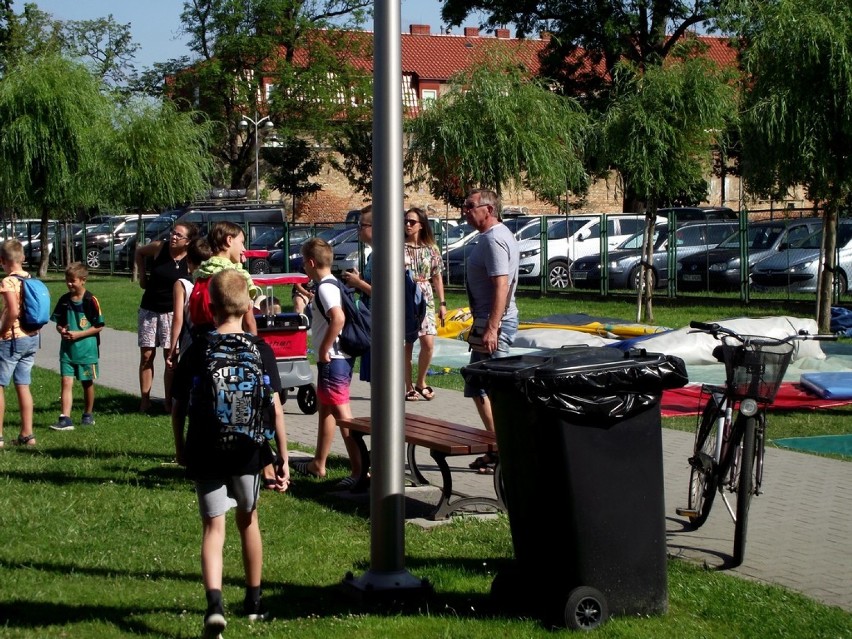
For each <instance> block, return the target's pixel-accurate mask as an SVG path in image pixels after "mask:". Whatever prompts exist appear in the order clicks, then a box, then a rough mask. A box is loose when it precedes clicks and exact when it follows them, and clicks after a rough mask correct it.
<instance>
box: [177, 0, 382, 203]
mask: <svg viewBox="0 0 852 639" xmlns="http://www.w3.org/2000/svg"><path fill="white" fill-rule="evenodd" d="M370 6H372V2H369V1H368V0H324V1H322V2H316V1H300V0H193V1H191V2H185V3H184V12H183V14H182V18H181V19H182V22H183V25H184V29H185V31H186V33H187V34H188V35H189V38H190V41H189V44H190V48H191V50H192V51H193V52H194V53H195V54H196V56H197V61H196V62H195V63H194V64H193V66H192V67H191V68H189V69H186V70H185V71H184V72H183V73H178V74H177V75H176V76H174V77H173V79H172V80H173V82H174V90H173V94H174V95H184V96H187V97H191V98H192V100H196V101H197V105H198V108H199V109H201V110H203V111H204V112H205V113H207V114H208V116H209V117H210V119H212V120H216V121H219V122H222V123H224V127H223V128H222V129H221V132H220V138H219V142H218V144H217V145H216V149H217V155H218V159H219V161H220V162H221V163H222V164H223V166H224V167H225V169H226V171H227V173H228V174H229V181H230V186H231V187H235V188H236V187H246V186H248V185H249V183H250V182H251V181H252V180H251V177H252V176H251V170H252V169H253V167H254V148H253V144H254V137H253V135H252V134H251V132H249V134H248V135H246V134H244V133H243V132H242V131H240V130H239V129H238V128H237V123H238V121H239V120H240V117H241V116H242V115H243V114H247V115H249V116H253V115H255V114H258V113H265V114H268V115H270V116H271V117H272V120H273V121H274V122H275V124H276V126H277V127H278V128H279V131H280V136H281V137H282V138H286V137H289V136H292V135H294V134H297V133H299V134H303V135H306V136H311V137H314V138H316V139H322V138H323V137H324V136H325V134H326V132H327V131H328V130H329V128H330V127H331V125H332V124H331V123H332V122H334V121H335V117H334V116H335V114H339V113H346V114H347V117H357V116H356V115H355V114H354V112H352V113H350V111H353V110H355V109H354V108H353V107H355V106H358V105H357V104H356V102H357V101H358V100H355V99H353V98H352V97H351V96H352V90H351V86H352V84H353V78H358V79H359V82H358V84H359V86H366V85H365V83H366V81H367V78H365V77H364V75H363V73H357V72H356V70H355V68H354V67H353V66H352V65H350V63H349V60H350V59H351V57H352V55H353V53H355V54H357V51H358V50H355V51H353V50H351V45H353V44H357V42H356V41H355V40H352V39H349V38H347V37H343V36H341V37H337V36H336V35H330V36H329V35H327V34H326V35H325V36H322V35H321V34H323V33H326V32H322V31H320V29H322V28H325V27H328V26H330V23H329V21H330V20H335V21H336V22H338V23H340V22H342V23H343V25H342V26H352V25H356V24H360V23H361V22H362V21H363V19H364V16H365V11H366V10H367V8H368V7H370ZM347 19H348V21H347ZM353 37H354V36H353ZM362 41H363V38H362ZM265 79H266V80H268V81H269V82H270V83H271V84H272V85H273V87H272V90H271V91H269V86H268V85H267V84H266V83H265V82H264V80H265ZM267 93H268V94H269V95H268V96H267ZM360 95H366V92H363V91H362V92H360ZM359 100H360V101H361V103H362V104H363V100H362V99H360V98H359ZM330 107H332V108H331V110H330Z"/></svg>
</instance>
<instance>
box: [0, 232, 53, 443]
mask: <svg viewBox="0 0 852 639" xmlns="http://www.w3.org/2000/svg"><path fill="white" fill-rule="evenodd" d="M0 262H2V265H3V270H4V271H6V273H8V277H4V278H3V280H2V282H0V294H2V295H0V297H2V302H3V303H2V311H0V448H3V447H4V446H5V441H4V439H3V417H4V416H5V414H6V387H7V386H8V385H9V382H10V381H14V383H15V392H16V393H17V395H18V407H19V409H20V411H21V432H20V434H19V435H18V439H17V440H16V441H17V444H18V445H19V446H35V445H36V439H35V434H33V396H32V393H31V392H30V383H31V381H32V377H31V374H32V369H33V364H34V363H35V354H36V351H37V350H38V347H39V334H38V332H39V329H40V328H41V326H37V325H36V324H34V323H31V322H28V321H27V320H33V318H32V317H29V315H31V314H32V313H33V312H34V311H35V310H36V309H34V308H29V309H26V308H25V305H24V288H25V286H24V282H25V281H26V280H27V279H29V278H30V276H29V274H28V273H27V272H26V271H25V270H24V269H23V266H22V265H23V263H24V248H23V246H21V243H20V242H19V241H18V240H6V241H5V242H3V245H2V247H0ZM33 279H34V278H33ZM35 282H38V280H35ZM39 283H40V284H41V287H44V284H43V283H41V282H39ZM44 292H46V289H44ZM47 303H48V306H49V305H50V297H49V296H48V297H47ZM27 311H29V312H27ZM49 312H50V311H49V310H48V311H47V313H49Z"/></svg>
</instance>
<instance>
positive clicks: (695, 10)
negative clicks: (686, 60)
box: [441, 0, 724, 99]
mask: <svg viewBox="0 0 852 639" xmlns="http://www.w3.org/2000/svg"><path fill="white" fill-rule="evenodd" d="M723 2H724V0H693V1H691V2H686V1H679V0H671V1H669V2H647V1H640V2H629V1H625V0H602V1H599V2H584V1H582V0H567V1H566V0H529V1H525V2H517V1H516V0H446V1H445V2H444V7H443V9H442V10H441V15H442V17H443V19H444V20H445V21H446V22H447V23H448V24H451V25H456V26H458V25H461V24H462V23H463V22H464V20H465V18H466V17H467V16H469V15H471V14H473V13H480V14H484V15H485V19H484V22H483V26H484V27H486V28H494V27H499V26H502V25H506V24H510V23H511V24H514V25H515V27H516V29H517V34H518V36H519V37H525V36H529V35H538V34H539V32H547V33H549V34H551V36H552V37H551V39H550V42H549V45H548V49H547V55H546V57H545V59H544V61H543V62H544V64H545V74H546V75H547V76H548V77H551V78H554V79H559V80H561V81H562V83H563V84H564V86H565V88H566V91H568V92H569V93H570V94H572V95H580V94H582V95H585V96H586V97H587V98H590V99H591V98H594V97H600V96H601V90H606V89H608V88H609V83H610V81H611V79H612V73H613V72H614V70H615V68H616V66H617V65H618V64H619V63H620V62H622V61H627V62H631V63H633V65H634V66H636V67H637V68H639V69H643V68H645V67H646V66H647V65H649V64H650V65H656V64H659V62H660V61H661V60H663V59H665V58H666V57H668V55H669V54H670V53H671V52H672V50H673V48H674V46H675V44H676V43H677V42H678V41H679V40H680V39H681V38H682V37H683V36H684V34H686V33H687V32H688V31H690V30H695V29H697V28H708V27H710V26H712V24H713V21H714V19H715V18H716V16H718V15H719V13H720V7H721V6H722V5H723ZM578 48H580V49H581V50H582V52H583V55H581V56H577V55H576V53H577V49H578ZM602 71H603V73H602ZM604 93H605V91H604Z"/></svg>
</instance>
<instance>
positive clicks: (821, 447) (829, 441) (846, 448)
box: [773, 435, 852, 456]
mask: <svg viewBox="0 0 852 639" xmlns="http://www.w3.org/2000/svg"><path fill="white" fill-rule="evenodd" d="M773 441H774V442H775V443H776V444H778V445H779V446H781V447H783V448H790V449H792V450H802V451H806V452H809V453H834V454H835V455H848V456H852V435H820V436H818V437H785V438H784V439H775V440H773Z"/></svg>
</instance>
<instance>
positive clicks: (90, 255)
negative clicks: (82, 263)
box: [86, 249, 101, 268]
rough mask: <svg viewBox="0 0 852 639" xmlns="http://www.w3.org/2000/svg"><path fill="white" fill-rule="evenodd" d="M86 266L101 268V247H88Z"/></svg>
mask: <svg viewBox="0 0 852 639" xmlns="http://www.w3.org/2000/svg"><path fill="white" fill-rule="evenodd" d="M86 266H88V267H89V268H100V266H101V252H100V250H99V249H88V250H87V251H86Z"/></svg>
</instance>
